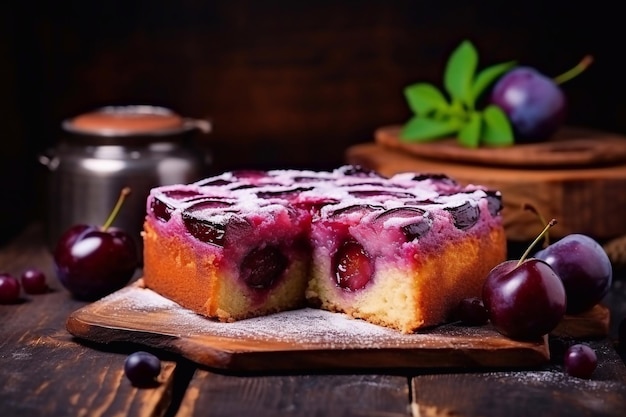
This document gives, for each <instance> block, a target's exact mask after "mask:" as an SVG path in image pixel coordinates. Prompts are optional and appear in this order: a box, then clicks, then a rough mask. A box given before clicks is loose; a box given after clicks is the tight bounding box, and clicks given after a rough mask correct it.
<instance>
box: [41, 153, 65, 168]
mask: <svg viewBox="0 0 626 417" xmlns="http://www.w3.org/2000/svg"><path fill="white" fill-rule="evenodd" d="M37 160H38V161H39V163H40V164H41V165H43V166H45V167H47V168H48V169H49V170H50V171H55V170H56V169H57V168H58V167H59V162H60V159H59V157H58V156H56V155H55V154H54V152H53V151H52V150H48V151H46V152H44V153H42V154H40V155H38V156H37Z"/></svg>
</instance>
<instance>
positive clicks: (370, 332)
mask: <svg viewBox="0 0 626 417" xmlns="http://www.w3.org/2000/svg"><path fill="white" fill-rule="evenodd" d="M570 327H571V326H570ZM67 329H68V331H69V332H70V333H71V334H72V335H74V336H76V337H78V338H82V339H86V340H90V341H92V342H97V343H112V342H134V343H140V344H143V345H146V346H149V347H152V348H158V349H164V350H166V351H169V352H174V353H177V354H180V355H182V356H184V357H186V358H188V359H190V360H192V361H195V362H197V363H199V364H202V365H206V366H209V367H214V368H221V369H229V370H253V371H260V370H263V371H285V370H287V371H293V370H305V369H308V370H319V369H354V368H359V369H381V368H384V369H398V368H400V369H404V368H450V367H471V368H475V367H480V368H511V367H513V368H514V367H534V366H540V365H542V364H545V363H546V362H547V361H548V360H549V358H550V354H549V349H548V344H547V338H542V339H540V340H536V341H530V342H520V341H514V340H511V339H509V338H506V337H504V336H502V335H500V334H499V333H498V332H496V331H495V330H494V329H493V328H492V327H491V326H489V325H485V326H480V327H464V326H459V325H454V324H449V325H445V326H441V327H437V328H433V329H430V330H426V331H423V332H419V333H415V334H402V333H399V332H397V331H395V330H392V329H387V328H384V327H380V326H376V325H373V324H370V323H367V322H364V321H362V320H356V319H351V318H348V317H347V316H345V315H343V314H338V313H330V312H326V311H321V310H314V309H302V310H296V311H290V312H284V313H279V314H274V315H271V316H266V317H259V318H255V319H248V320H243V321H239V322H236V323H220V322H216V321H213V320H209V319H207V318H204V317H201V316H199V315H197V314H194V313H193V312H191V311H189V310H187V309H184V308H182V307H180V306H179V305H178V304H176V303H174V302H172V301H170V300H168V299H165V298H164V297H161V296H160V295H158V294H157V293H155V292H153V291H152V290H150V289H147V288H144V287H143V285H142V281H141V280H139V281H138V282H137V283H135V284H133V285H130V286H128V287H126V288H123V289H121V290H119V291H117V292H115V293H113V294H111V295H109V296H107V297H105V298H103V299H101V300H99V301H96V302H95V303H92V304H89V305H86V306H85V307H83V308H81V309H79V310H77V311H75V312H74V313H72V314H71V315H70V316H69V318H68V320H67Z"/></svg>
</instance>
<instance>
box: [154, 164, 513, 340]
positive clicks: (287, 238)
mask: <svg viewBox="0 0 626 417" xmlns="http://www.w3.org/2000/svg"><path fill="white" fill-rule="evenodd" d="M501 209H502V201H501V194H500V193H499V192H498V191H496V190H490V189H488V188H486V187H483V186H480V185H465V186H462V185H460V184H459V183H457V182H456V181H454V180H453V179H452V178H450V177H448V176H446V175H443V174H416V173H401V174H396V175H394V176H391V177H384V176H382V175H380V174H378V173H376V172H375V171H372V170H368V169H364V168H362V167H358V166H349V165H348V166H342V167H339V168H337V169H335V170H333V171H309V170H269V171H255V170H249V171H230V172H225V173H223V174H220V175H217V176H213V177H210V178H206V179H203V180H201V181H198V182H195V183H192V184H178V185H168V186H160V187H157V188H154V189H152V190H151V192H150V195H149V196H148V198H147V202H146V211H147V213H146V218H145V223H144V231H143V239H144V282H145V285H146V286H147V287H148V288H151V289H153V290H154V291H156V292H158V293H160V294H161V295H163V296H165V297H167V298H170V299H172V300H173V301H175V302H177V303H178V304H180V305H181V306H183V307H185V308H188V309H191V310H193V311H194V312H196V313H199V314H202V315H204V316H207V317H210V318H215V319H218V320H220V321H236V320H242V319H245V318H249V317H255V316H261V315H266V314H271V313H274V312H279V311H285V310H290V309H296V308H301V307H305V306H309V307H315V308H322V309H326V310H329V311H335V312H341V313H345V314H348V315H350V316H352V317H355V318H360V319H364V320H367V321H369V322H372V323H376V324H379V325H383V326H387V327H391V328H395V329H397V330H399V331H401V332H404V333H410V332H414V331H416V330H418V329H421V328H424V327H429V326H434V325H438V324H441V323H444V322H446V321H447V320H449V319H450V317H451V314H452V312H453V310H454V308H455V307H456V306H457V305H458V304H459V302H460V300H462V299H463V298H467V297H475V296H480V293H481V289H482V285H483V282H484V279H485V277H486V275H487V273H488V272H489V270H490V269H491V268H493V267H494V266H495V265H497V264H498V263H500V262H502V261H504V260H505V259H506V237H505V233H504V228H503V225H502V216H501V214H500V211H501Z"/></svg>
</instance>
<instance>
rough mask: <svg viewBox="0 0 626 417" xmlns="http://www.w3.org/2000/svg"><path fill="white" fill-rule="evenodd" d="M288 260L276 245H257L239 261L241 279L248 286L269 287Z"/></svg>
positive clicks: (282, 270) (285, 266) (279, 274)
mask: <svg viewBox="0 0 626 417" xmlns="http://www.w3.org/2000/svg"><path fill="white" fill-rule="evenodd" d="M288 264H289V260H288V259H287V257H286V256H285V255H284V254H283V253H282V252H281V250H280V249H279V248H278V247H277V246H272V245H270V246H265V247H262V248H261V247H258V248H255V249H253V250H252V251H250V252H249V253H248V254H247V255H246V257H245V258H244V259H243V261H242V262H241V267H240V270H239V271H240V276H241V279H242V280H243V281H244V282H245V283H246V285H248V286H249V287H250V288H256V289H267V288H270V287H271V286H272V285H273V284H274V283H275V282H276V281H277V280H278V279H279V278H280V276H281V275H282V274H283V272H284V271H285V269H287V265H288Z"/></svg>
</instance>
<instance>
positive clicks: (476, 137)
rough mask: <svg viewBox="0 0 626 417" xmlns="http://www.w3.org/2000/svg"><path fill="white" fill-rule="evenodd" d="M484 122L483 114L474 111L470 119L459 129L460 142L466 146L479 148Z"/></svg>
mask: <svg viewBox="0 0 626 417" xmlns="http://www.w3.org/2000/svg"><path fill="white" fill-rule="evenodd" d="M482 124H483V119H482V115H481V114H480V113H478V112H472V113H471V114H470V118H469V121H468V122H467V123H466V124H465V125H464V126H463V127H462V128H461V130H459V135H458V142H459V144H461V145H463V146H465V147H466V148H478V145H479V143H480V133H481V128H482Z"/></svg>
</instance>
